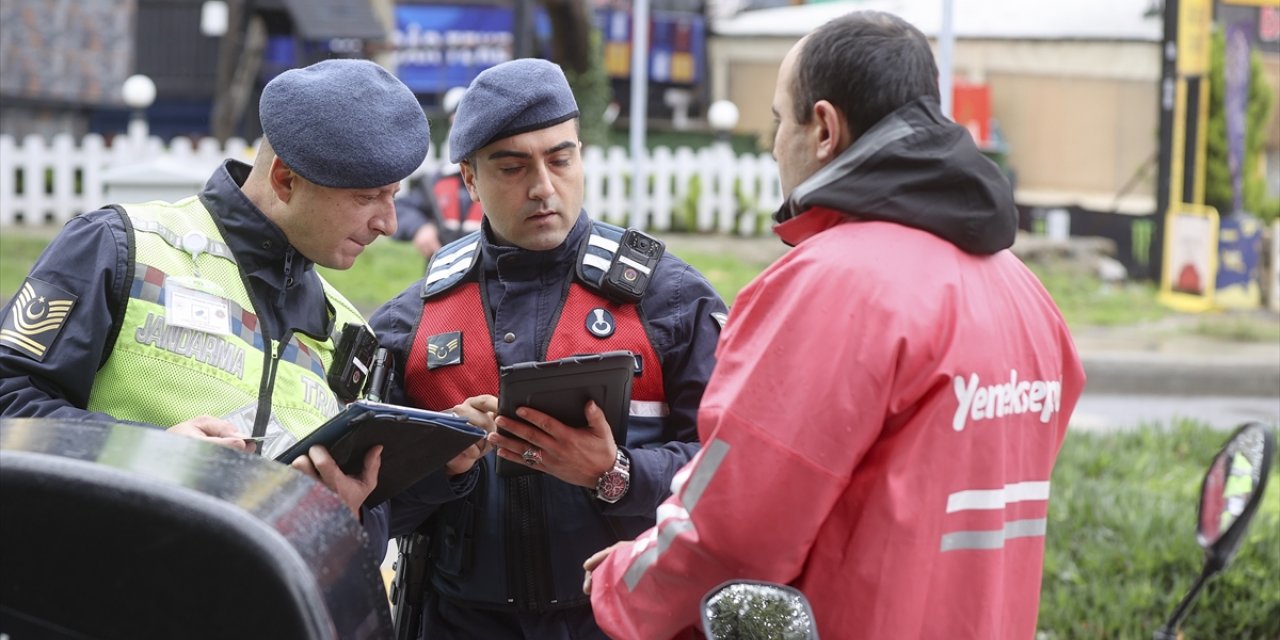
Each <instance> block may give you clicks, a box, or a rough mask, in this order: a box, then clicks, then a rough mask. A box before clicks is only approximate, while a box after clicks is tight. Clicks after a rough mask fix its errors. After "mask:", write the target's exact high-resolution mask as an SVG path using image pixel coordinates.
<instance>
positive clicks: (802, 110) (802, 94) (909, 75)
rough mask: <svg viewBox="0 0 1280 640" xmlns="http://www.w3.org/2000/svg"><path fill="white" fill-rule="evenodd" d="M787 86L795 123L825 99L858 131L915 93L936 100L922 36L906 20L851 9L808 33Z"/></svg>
mask: <svg viewBox="0 0 1280 640" xmlns="http://www.w3.org/2000/svg"><path fill="white" fill-rule="evenodd" d="M791 89H792V107H793V109H794V110H795V113H796V120H797V121H799V123H800V124H807V123H808V122H809V117H810V115H811V113H812V107H813V105H814V104H815V103H817V102H818V101H819V100H826V101H828V102H830V103H831V104H832V105H834V106H835V107H836V108H837V109H839V110H840V112H841V113H843V114H844V117H845V120H847V121H848V123H849V125H850V126H851V127H852V128H853V132H854V135H855V136H860V135H862V134H863V133H864V132H866V131H867V129H870V128H871V127H872V126H874V125H875V124H876V123H877V122H879V121H880V120H881V119H883V118H884V117H885V116H887V115H889V114H890V113H893V112H894V111H896V110H897V109H898V108H899V107H902V106H903V105H906V104H908V103H910V102H913V101H915V100H917V99H919V98H921V97H931V98H933V99H934V100H935V101H936V100H938V99H939V98H938V96H939V94H938V65H937V64H936V63H935V62H934V60H933V51H932V50H930V49H929V41H928V39H926V38H925V37H924V34H923V33H921V32H920V30H919V29H917V28H915V27H914V26H912V25H911V24H910V23H908V22H907V21H906V20H903V19H902V18H899V17H898V16H895V15H892V14H889V13H884V12H881V11H855V12H853V13H849V14H847V15H844V16H841V17H839V18H836V19H834V20H831V21H830V22H827V23H826V24H824V25H822V26H821V27H818V28H817V29H816V30H815V31H814V32H813V33H812V34H810V35H809V37H808V39H806V40H805V42H804V45H803V47H802V48H801V49H800V56H799V58H798V59H797V60H796V74H795V80H794V84H793V86H792V87H791Z"/></svg>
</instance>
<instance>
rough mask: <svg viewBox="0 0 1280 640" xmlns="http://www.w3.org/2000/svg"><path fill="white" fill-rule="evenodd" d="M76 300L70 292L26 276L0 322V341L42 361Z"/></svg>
mask: <svg viewBox="0 0 1280 640" xmlns="http://www.w3.org/2000/svg"><path fill="white" fill-rule="evenodd" d="M75 303H76V297H75V296H73V295H71V294H70V293H67V292H66V291H63V290H62V289H59V288H58V287H55V286H53V285H51V284H49V283H47V282H41V281H39V280H36V279H35V278H27V281H26V282H23V283H22V288H21V289H19V290H18V295H17V297H16V298H14V300H13V304H12V306H10V307H9V313H8V314H6V315H5V317H4V323H3V324H0V344H3V345H5V346H7V347H11V348H13V349H15V350H17V351H18V352H19V353H23V354H26V355H28V356H30V357H32V358H34V359H35V360H36V361H41V362H42V361H44V356H45V354H46V353H47V352H48V351H49V347H51V346H53V341H54V339H55V338H57V337H58V333H59V332H61V331H62V325H63V324H64V323H65V322H66V320H67V314H69V313H71V307H72V306H74V305H75Z"/></svg>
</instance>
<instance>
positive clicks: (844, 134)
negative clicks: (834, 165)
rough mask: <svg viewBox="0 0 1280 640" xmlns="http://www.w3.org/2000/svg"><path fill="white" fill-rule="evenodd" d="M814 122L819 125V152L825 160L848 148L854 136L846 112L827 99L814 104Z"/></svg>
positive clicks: (817, 132)
mask: <svg viewBox="0 0 1280 640" xmlns="http://www.w3.org/2000/svg"><path fill="white" fill-rule="evenodd" d="M813 120H814V122H813V124H814V125H815V126H816V127H817V131H816V134H817V137H818V140H817V150H816V152H817V154H818V159H819V160H821V161H823V162H828V161H831V160H834V159H835V157H836V156H838V155H840V153H841V152H842V151H844V150H845V149H846V148H848V146H849V144H850V143H851V142H852V139H853V136H852V132H851V131H850V129H849V123H848V121H846V120H845V119H844V114H843V113H841V112H840V110H839V109H837V108H836V106H835V105H833V104H831V103H830V102H828V101H826V100H819V101H818V102H816V103H814V105H813Z"/></svg>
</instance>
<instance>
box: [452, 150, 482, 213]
mask: <svg viewBox="0 0 1280 640" xmlns="http://www.w3.org/2000/svg"><path fill="white" fill-rule="evenodd" d="M458 169H459V170H460V171H461V172H462V184H464V185H466V186H467V193H468V194H469V195H470V196H471V201H472V202H480V194H479V193H478V192H477V191H476V170H475V167H473V166H471V161H470V160H466V159H463V161H462V162H459V163H458ZM482 204H483V203H482Z"/></svg>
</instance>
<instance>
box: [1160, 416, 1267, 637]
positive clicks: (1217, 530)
mask: <svg viewBox="0 0 1280 640" xmlns="http://www.w3.org/2000/svg"><path fill="white" fill-rule="evenodd" d="M1274 457H1275V436H1274V435H1273V434H1272V433H1271V429H1270V428H1268V427H1266V426H1264V425H1262V424H1261V423H1258V422H1248V423H1245V424H1244V425H1242V426H1241V427H1240V428H1239V429H1236V432H1235V433H1234V434H1232V436H1231V438H1230V439H1229V440H1227V442H1226V444H1224V445H1223V446H1222V450H1221V451H1219V452H1218V455H1216V456H1214V458H1213V462H1212V463H1211V464H1210V465H1209V470H1208V471H1207V472H1205V474H1204V481H1203V482H1202V483H1201V485H1200V509H1199V518H1198V520H1197V522H1196V540H1197V541H1198V542H1199V543H1200V546H1201V547H1202V548H1203V549H1204V569H1203V570H1202V571H1201V572H1200V578H1199V579H1198V580H1196V582H1195V584H1193V585H1191V590H1190V591H1189V592H1188V593H1187V595H1186V597H1184V598H1183V599H1182V602H1181V603H1179V604H1178V609H1177V610H1176V611H1174V613H1173V616H1171V617H1170V618H1169V621H1168V622H1166V623H1165V625H1164V627H1162V628H1161V629H1160V630H1159V631H1156V633H1155V640H1165V639H1173V638H1176V637H1177V630H1178V625H1179V624H1180V623H1181V622H1182V619H1183V618H1184V617H1186V615H1187V610H1188V609H1189V608H1190V607H1191V603H1192V601H1194V600H1195V598H1196V596H1197V595H1199V594H1200V589H1202V588H1203V587H1204V585H1205V583H1206V582H1208V581H1209V578H1212V577H1213V576H1214V575H1216V574H1217V573H1218V572H1220V571H1222V570H1223V569H1225V568H1227V565H1228V564H1230V563H1231V558H1232V557H1234V556H1235V553H1236V551H1237V550H1239V548H1240V544H1241V543H1242V542H1244V534H1245V532H1246V531H1247V530H1248V529H1249V523H1250V522H1251V521H1252V520H1253V514H1254V513H1255V512H1256V511H1257V510H1258V505H1259V504H1261V503H1262V494H1263V492H1264V491H1265V490H1266V488H1267V474H1268V473H1270V471H1271V460H1272V459H1273V458H1274Z"/></svg>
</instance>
